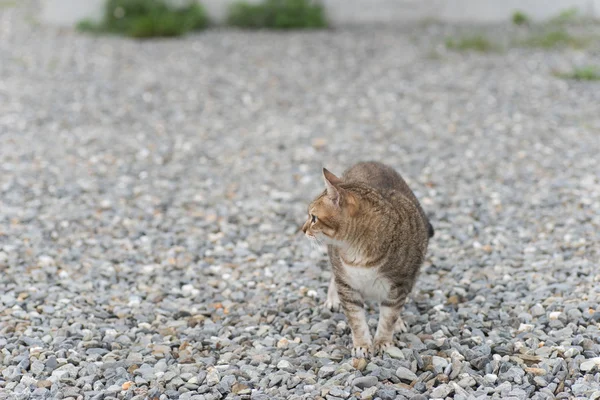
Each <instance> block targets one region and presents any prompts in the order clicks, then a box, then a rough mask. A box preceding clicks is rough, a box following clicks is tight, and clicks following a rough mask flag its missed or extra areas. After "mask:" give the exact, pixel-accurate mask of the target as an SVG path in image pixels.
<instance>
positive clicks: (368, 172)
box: [342, 161, 434, 237]
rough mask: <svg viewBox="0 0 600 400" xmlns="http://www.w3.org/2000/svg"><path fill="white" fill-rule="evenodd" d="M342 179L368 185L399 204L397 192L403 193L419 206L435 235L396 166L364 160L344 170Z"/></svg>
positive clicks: (430, 234)
mask: <svg viewBox="0 0 600 400" xmlns="http://www.w3.org/2000/svg"><path fill="white" fill-rule="evenodd" d="M342 179H343V180H344V181H345V182H357V183H360V184H363V185H367V186H369V187H371V188H373V189H375V190H377V191H378V192H379V193H380V194H381V195H382V196H384V197H385V198H388V200H390V201H391V202H392V203H394V204H398V203H397V196H396V195H395V193H401V194H402V195H403V196H404V197H405V198H407V199H408V200H410V201H411V202H412V203H413V204H414V206H415V207H416V208H417V210H418V212H419V214H420V215H421V217H422V218H423V221H424V222H425V226H426V228H427V231H428V236H429V237H432V236H433V234H434V230H433V226H431V224H430V223H429V219H428V218H427V216H426V215H425V212H424V211H423V209H422V208H421V204H420V203H419V200H417V197H416V196H415V194H414V193H413V191H412V190H411V189H410V188H409V187H408V184H407V183H406V182H405V181H404V179H402V177H401V176H400V174H399V173H398V172H396V170H395V169H394V168H392V167H390V166H388V165H385V164H383V163H380V162H377V161H363V162H359V163H357V164H354V165H353V166H352V167H350V168H348V169H347V170H346V171H345V172H344V174H343V178H342Z"/></svg>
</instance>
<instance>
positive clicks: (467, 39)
mask: <svg viewBox="0 0 600 400" xmlns="http://www.w3.org/2000/svg"><path fill="white" fill-rule="evenodd" d="M446 47H447V48H449V49H452V50H458V51H469V50H473V51H480V52H489V51H494V50H497V49H498V46H497V45H496V44H494V43H492V42H491V41H490V40H489V39H488V38H486V37H484V36H481V35H472V36H463V37H461V38H459V39H452V38H448V39H446Z"/></svg>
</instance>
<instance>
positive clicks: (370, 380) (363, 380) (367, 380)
mask: <svg viewBox="0 0 600 400" xmlns="http://www.w3.org/2000/svg"><path fill="white" fill-rule="evenodd" d="M377 383H379V380H378V379H377V377H376V376H373V375H368V376H359V377H357V378H354V380H353V381H352V385H353V386H356V387H358V388H361V389H365V388H370V387H372V386H376V385H377Z"/></svg>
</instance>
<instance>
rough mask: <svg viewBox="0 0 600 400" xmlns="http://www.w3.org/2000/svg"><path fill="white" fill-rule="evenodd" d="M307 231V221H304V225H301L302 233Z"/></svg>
mask: <svg viewBox="0 0 600 400" xmlns="http://www.w3.org/2000/svg"><path fill="white" fill-rule="evenodd" d="M307 230H308V221H306V222H305V223H304V225H302V232H304V233H306V231H307Z"/></svg>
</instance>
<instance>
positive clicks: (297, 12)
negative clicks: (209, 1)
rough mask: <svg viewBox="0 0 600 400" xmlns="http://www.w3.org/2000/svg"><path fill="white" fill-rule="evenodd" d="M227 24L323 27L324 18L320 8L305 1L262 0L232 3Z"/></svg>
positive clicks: (276, 27) (263, 26)
mask: <svg viewBox="0 0 600 400" xmlns="http://www.w3.org/2000/svg"><path fill="white" fill-rule="evenodd" d="M227 23H228V24H229V25H231V26H237V27H240V28H249V29H258V28H271V29H298V28H324V27H326V26H327V19H326V17H325V10H324V9H323V7H322V6H321V5H320V4H318V3H313V2H311V1H309V0H265V1H263V2H262V3H259V4H251V3H247V2H244V1H240V2H237V3H234V4H232V5H231V7H230V8H229V13H228V16H227Z"/></svg>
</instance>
